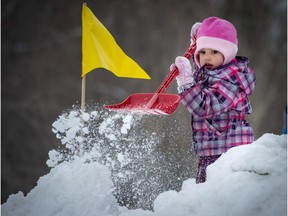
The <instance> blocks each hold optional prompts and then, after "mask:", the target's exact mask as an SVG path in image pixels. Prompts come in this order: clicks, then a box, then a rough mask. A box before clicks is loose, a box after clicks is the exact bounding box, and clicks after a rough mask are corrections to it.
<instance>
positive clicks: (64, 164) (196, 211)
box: [1, 108, 287, 216]
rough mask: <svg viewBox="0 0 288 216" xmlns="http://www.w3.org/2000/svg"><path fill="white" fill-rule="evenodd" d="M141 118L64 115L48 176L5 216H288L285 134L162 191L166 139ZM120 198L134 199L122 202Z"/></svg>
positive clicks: (10, 203) (16, 199)
mask: <svg viewBox="0 0 288 216" xmlns="http://www.w3.org/2000/svg"><path fill="white" fill-rule="evenodd" d="M142 118H143V117H141V116H136V115H135V116H134V115H132V114H119V113H112V112H111V113H110V112H104V111H97V110H96V111H95V110H94V111H91V112H90V111H87V112H85V113H81V112H80V111H79V110H77V108H75V109H71V110H69V111H67V112H64V113H63V114H61V115H60V116H59V117H58V119H57V120H56V121H55V122H54V123H53V125H52V126H53V129H52V130H53V132H54V133H55V135H56V137H57V138H58V139H59V140H60V141H61V144H60V147H59V149H54V150H51V151H50V152H49V153H48V155H49V160H48V161H47V165H48V166H49V167H51V170H50V172H49V173H48V174H47V175H44V176H42V177H40V178H39V180H38V182H37V186H36V187H35V188H33V189H32V190H31V191H30V192H29V193H28V194H27V195H24V194H23V193H22V192H21V191H20V192H18V193H17V194H12V195H10V196H9V198H8V200H7V202H6V203H4V204H2V206H1V207H2V209H1V212H2V215H3V216H39V215H41V216H82V215H83V216H94V215H96V216H175V215H177V216H191V215H193V216H220V215H221V216H225V215H227V216H228V215H229V216H243V215H245V216H250V215H251V216H272V215H277V216H282V215H283V216H284V215H287V135H275V134H269V133H267V134H264V135H263V136H262V137H260V138H259V139H258V140H256V141H255V142H254V143H252V144H251V145H245V146H240V147H235V148H232V149H230V150H229V151H228V152H227V153H225V154H223V155H222V156H221V157H220V158H219V159H218V160H217V161H216V162H215V163H214V164H212V165H210V166H209V167H208V170H207V181H206V182H205V183H203V184H196V183H195V179H194V178H192V177H191V178H188V179H187V180H183V184H182V187H181V188H179V190H168V191H165V192H163V188H165V187H163V185H164V184H167V183H165V181H163V173H164V174H165V172H164V171H166V170H167V169H166V167H165V166H164V165H163V164H162V162H163V159H162V157H161V155H159V154H158V153H156V152H157V151H155V149H156V148H157V146H159V145H161V138H163V135H162V136H161V135H159V134H157V133H156V132H154V133H153V132H151V131H145V130H141V127H142V126H141V123H142ZM169 132H170V131H169ZM178 132H179V133H180V131H178ZM175 133H177V131H176V132H175ZM170 166H171V164H170ZM175 166H176V164H175ZM143 173H144V174H143ZM175 177H176V178H177V176H175ZM119 185H120V187H119ZM123 191H124V192H125V193H127V191H129V192H130V193H131V197H130V198H129V197H128V198H127V197H126V200H125V202H124V201H123V202H121V196H125V195H126V196H127V194H125V193H124V194H123ZM119 197H120V199H119ZM133 199H135V200H133ZM146 201H147V203H150V204H151V209H149V208H148V207H147V205H148V204H147V203H146ZM133 202H134V203H135V202H136V203H137V204H138V205H134V206H129V204H130V205H131V203H133ZM124 204H125V206H124ZM139 206H140V207H143V206H144V208H140V207H139ZM145 207H147V208H145ZM133 208H134V209H133ZM135 208H136V209H135Z"/></svg>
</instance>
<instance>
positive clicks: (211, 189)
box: [121, 134, 287, 216]
mask: <svg viewBox="0 0 288 216" xmlns="http://www.w3.org/2000/svg"><path fill="white" fill-rule="evenodd" d="M286 208H287V136H286V135H282V136H277V135H272V134H265V135H263V136H262V137H261V138H259V139H258V140H257V141H255V142H254V143H253V144H251V145H246V146H240V147H236V148H233V149H231V150H230V151H228V152H227V153H226V154H224V155H222V156H221V157H220V158H219V159H218V160H217V161H216V162H215V163H214V164H212V165H211V166H209V167H208V173H207V181H206V182H205V183H203V184H196V183H195V179H189V180H187V181H185V182H184V183H183V186H182V190H181V191H180V192H176V191H168V192H164V193H162V194H160V195H159V196H158V197H157V198H156V200H155V202H154V210H155V212H153V213H149V214H148V213H147V212H145V211H141V210H137V211H128V212H125V213H123V214H121V216H145V215H149V216H175V215H177V216H186V215H187V216H191V215H193V216H207V215H209V216H219V215H221V216H224V215H231V216H243V215H245V216H258V215H259V216H271V215H277V216H282V215H283V216H286V215H287V213H286V211H287V209H286Z"/></svg>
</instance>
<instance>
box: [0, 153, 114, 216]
mask: <svg viewBox="0 0 288 216" xmlns="http://www.w3.org/2000/svg"><path fill="white" fill-rule="evenodd" d="M112 187H113V185H112V181H111V179H110V172H109V170H108V168H106V167H105V166H103V165H100V164H98V163H93V162H92V163H89V164H88V163H83V161H82V160H81V159H80V158H79V159H78V160H74V161H73V162H71V163H69V162H63V163H61V164H59V165H58V166H56V167H54V168H53V169H51V171H50V173H49V174H47V175H45V176H43V177H41V178H40V179H39V180H38V183H37V186H36V187H35V188H34V189H32V190H31V191H30V192H29V193H28V195H27V196H24V195H23V193H22V192H18V194H15V195H10V197H9V199H8V201H7V202H6V203H5V204H3V205H2V215H7V216H10V215H11V216H17V215H19V216H20V215H21V216H36V215H37V216H40V215H41V216H64V215H67V216H68V215H69V216H73V215H75V216H76V215H77V216H81V215H83V216H88V215H99V216H100V215H101V216H106V215H107V216H108V215H115V214H116V213H117V211H118V205H117V202H116V199H115V198H114V196H113V195H112V191H111V190H112ZM112 213H113V214H112Z"/></svg>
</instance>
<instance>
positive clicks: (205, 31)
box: [194, 17, 238, 67]
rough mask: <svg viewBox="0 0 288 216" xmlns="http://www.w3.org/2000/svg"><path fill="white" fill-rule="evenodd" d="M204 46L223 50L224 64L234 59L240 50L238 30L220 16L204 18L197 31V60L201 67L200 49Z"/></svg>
mask: <svg viewBox="0 0 288 216" xmlns="http://www.w3.org/2000/svg"><path fill="white" fill-rule="evenodd" d="M203 48H206V49H213V50H217V51H219V52H221V53H222V54H223V56H224V63H223V65H225V64H227V63H229V62H230V61H232V60H233V59H234V58H235V56H236V54H237V51H238V40H237V31H236V29H235V27H234V26H233V24H232V23H230V22H228V21H227V20H224V19H220V18H218V17H209V18H207V19H205V20H203V22H202V24H201V25H200V26H199V29H198V31H197V40H196V50H195V53H194V58H195V62H196V64H197V65H198V67H200V62H199V56H198V54H199V51H200V50H201V49H203Z"/></svg>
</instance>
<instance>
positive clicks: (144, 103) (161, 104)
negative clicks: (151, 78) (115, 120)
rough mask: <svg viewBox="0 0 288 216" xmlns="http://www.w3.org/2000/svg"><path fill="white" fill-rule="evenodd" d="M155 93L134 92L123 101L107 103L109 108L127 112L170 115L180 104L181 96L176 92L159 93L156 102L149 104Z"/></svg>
mask: <svg viewBox="0 0 288 216" xmlns="http://www.w3.org/2000/svg"><path fill="white" fill-rule="evenodd" d="M153 96H154V97H155V93H139V94H132V95H130V96H129V97H128V98H126V99H125V100H124V101H123V102H122V103H119V104H113V105H106V106H104V108H105V109H107V110H112V111H116V112H126V113H138V114H148V115H170V114H172V113H173V112H174V111H175V110H176V109H177V106H178V104H179V100H180V96H179V95H176V94H164V93H158V94H157V98H156V100H155V102H153V104H152V105H149V101H150V100H151V98H152V97H153Z"/></svg>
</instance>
